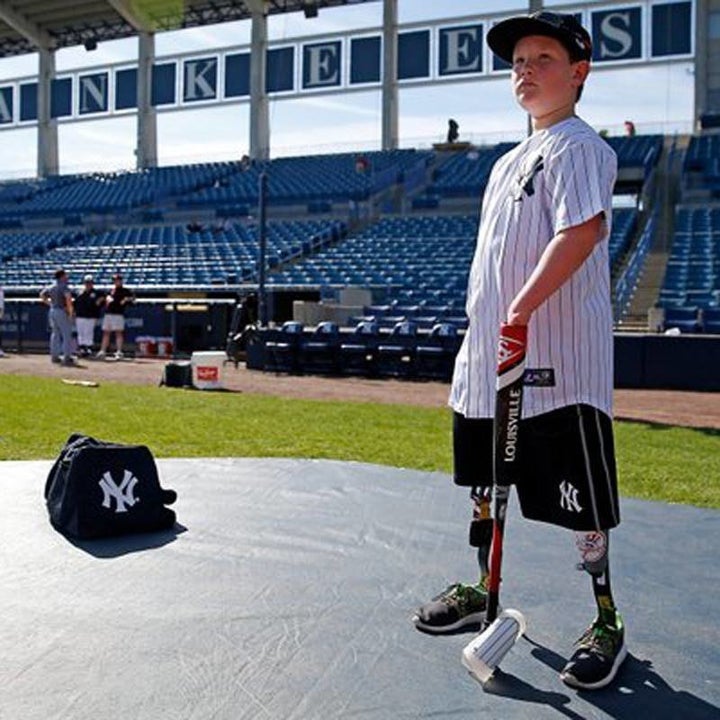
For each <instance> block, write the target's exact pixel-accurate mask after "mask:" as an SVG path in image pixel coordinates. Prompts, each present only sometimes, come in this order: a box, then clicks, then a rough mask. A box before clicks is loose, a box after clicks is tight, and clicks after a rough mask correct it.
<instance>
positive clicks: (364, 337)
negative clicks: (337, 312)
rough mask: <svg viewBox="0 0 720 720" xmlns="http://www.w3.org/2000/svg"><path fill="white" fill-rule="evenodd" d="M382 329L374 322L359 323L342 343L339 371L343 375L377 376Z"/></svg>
mask: <svg viewBox="0 0 720 720" xmlns="http://www.w3.org/2000/svg"><path fill="white" fill-rule="evenodd" d="M379 338H380V328H379V326H378V324H377V323H376V322H375V321H374V320H363V321H362V322H359V323H358V324H357V326H356V327H355V329H354V330H353V332H352V334H351V335H349V336H347V337H346V338H345V339H343V340H341V342H340V357H339V370H340V372H341V373H342V374H343V375H364V376H366V377H372V376H374V375H375V360H376V354H377V344H378V341H379Z"/></svg>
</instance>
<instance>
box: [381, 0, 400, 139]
mask: <svg viewBox="0 0 720 720" xmlns="http://www.w3.org/2000/svg"><path fill="white" fill-rule="evenodd" d="M397 26H398V5H397V0H383V81H382V149H383V150H394V149H395V148H397V146H398V84H397V69H398V62H397V56H398V33H397Z"/></svg>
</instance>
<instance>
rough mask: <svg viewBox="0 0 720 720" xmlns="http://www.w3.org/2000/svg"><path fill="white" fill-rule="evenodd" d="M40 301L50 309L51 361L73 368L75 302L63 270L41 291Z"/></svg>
mask: <svg viewBox="0 0 720 720" xmlns="http://www.w3.org/2000/svg"><path fill="white" fill-rule="evenodd" d="M40 299H41V300H42V301H43V302H44V303H45V305H47V306H48V308H50V310H49V313H48V321H49V324H50V359H51V360H52V362H54V363H58V364H60V363H62V364H63V365H69V366H72V365H74V364H75V361H74V359H73V357H72V349H73V337H72V331H73V323H72V319H73V302H72V293H71V292H70V287H69V285H68V276H67V273H66V272H65V270H64V269H63V268H59V269H58V270H56V271H55V283H54V284H53V285H49V286H48V287H45V288H43V289H42V290H41V291H40Z"/></svg>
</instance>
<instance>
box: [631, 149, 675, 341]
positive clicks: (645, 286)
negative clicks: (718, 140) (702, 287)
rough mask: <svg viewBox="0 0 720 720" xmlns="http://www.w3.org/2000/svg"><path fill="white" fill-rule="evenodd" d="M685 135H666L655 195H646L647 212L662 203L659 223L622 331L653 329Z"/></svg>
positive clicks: (671, 232)
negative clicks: (677, 136)
mask: <svg viewBox="0 0 720 720" xmlns="http://www.w3.org/2000/svg"><path fill="white" fill-rule="evenodd" d="M687 144H688V139H687V138H686V137H684V138H679V139H677V140H676V139H674V138H666V139H665V142H664V144H663V148H662V153H661V155H660V157H659V159H658V162H657V166H656V173H655V184H654V191H653V193H652V195H650V196H649V197H647V198H644V201H645V202H646V203H647V204H648V208H647V209H648V212H650V211H651V210H652V206H654V205H655V204H659V208H660V212H659V213H658V215H657V222H658V224H657V226H656V230H655V235H654V238H653V244H652V246H651V247H650V252H649V253H648V256H647V259H646V260H645V264H644V265H643V269H642V272H641V274H640V278H639V281H638V285H637V287H636V289H635V292H634V294H633V296H632V300H631V302H630V306H629V308H628V310H627V312H626V313H625V314H624V316H623V318H622V321H621V325H622V327H621V329H622V330H623V332H647V331H648V330H651V331H654V330H655V329H656V328H655V327H651V325H652V324H653V321H652V320H651V318H650V316H651V315H652V313H651V309H652V308H653V307H654V306H655V303H656V302H657V299H658V296H659V294H660V287H661V286H662V281H663V276H664V274H665V268H666V266H667V260H668V248H669V247H670V243H671V241H672V237H673V233H674V225H675V204H676V202H677V194H678V193H677V188H678V187H679V186H680V177H681V174H682V165H683V156H684V152H685V150H686V148H687Z"/></svg>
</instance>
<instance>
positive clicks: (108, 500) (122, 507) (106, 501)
mask: <svg viewBox="0 0 720 720" xmlns="http://www.w3.org/2000/svg"><path fill="white" fill-rule="evenodd" d="M137 483H138V479H137V478H136V477H135V476H134V475H133V474H132V473H131V472H130V471H129V470H125V474H124V475H123V479H122V482H121V483H120V485H117V484H116V483H115V481H114V480H113V476H112V475H111V474H110V471H109V470H107V471H106V472H105V474H104V475H103V476H102V479H101V480H100V481H99V483H98V484H99V485H100V487H101V488H102V491H103V502H102V505H103V507H104V508H108V509H110V508H111V507H112V500H113V498H114V499H115V512H116V513H124V512H127V509H128V508H129V507H132V506H133V505H134V504H135V503H136V502H138V499H139V498H136V497H135V495H134V492H135V485H137Z"/></svg>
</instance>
